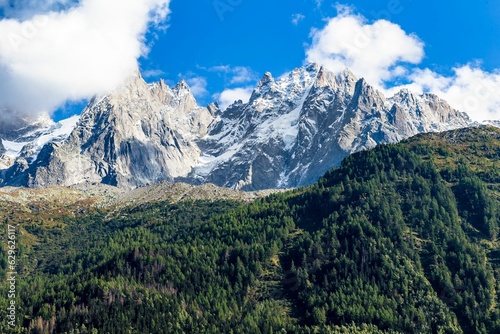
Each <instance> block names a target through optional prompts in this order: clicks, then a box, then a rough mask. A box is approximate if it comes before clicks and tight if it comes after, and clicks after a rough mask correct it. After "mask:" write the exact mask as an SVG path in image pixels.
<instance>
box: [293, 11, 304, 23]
mask: <svg viewBox="0 0 500 334" xmlns="http://www.w3.org/2000/svg"><path fill="white" fill-rule="evenodd" d="M305 18H306V17H305V16H304V15H303V14H300V13H299V14H293V15H292V24H293V25H294V26H296V25H298V24H299V23H300V21H302V20H304V19H305Z"/></svg>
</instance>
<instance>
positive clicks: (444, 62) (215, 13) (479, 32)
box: [141, 0, 500, 112]
mask: <svg viewBox="0 0 500 334" xmlns="http://www.w3.org/2000/svg"><path fill="white" fill-rule="evenodd" d="M229 3H230V1H195V0H184V1H175V0H174V1H172V3H171V6H170V7H171V10H172V14H171V15H170V20H169V25H170V27H169V29H168V30H166V31H165V32H164V33H160V34H158V35H157V38H158V39H157V40H156V41H155V42H154V46H153V47H152V49H151V52H150V54H149V56H148V57H147V58H145V59H141V67H142V69H143V70H148V71H152V70H156V71H157V72H158V75H156V76H155V75H152V76H151V77H148V78H147V79H148V80H156V79H158V78H159V77H163V78H165V79H166V80H167V81H168V82H169V83H171V84H174V83H175V82H176V81H178V80H179V78H183V79H192V80H194V79H193V78H203V79H205V80H206V84H207V86H206V88H207V92H206V93H205V94H197V98H198V100H199V103H201V104H206V103H209V102H211V101H213V100H214V99H215V98H216V97H217V96H214V94H217V93H220V92H221V91H223V90H224V89H228V88H235V87H239V86H245V85H248V86H253V85H255V81H256V80H258V79H259V78H260V77H261V76H262V75H263V74H264V73H265V72H266V71H270V72H272V73H273V75H274V76H275V77H276V76H279V75H281V74H283V73H285V72H287V71H290V70H291V69H293V68H295V67H298V66H301V65H302V64H303V63H304V61H305V59H306V56H305V52H306V50H307V48H308V47H309V46H310V45H311V43H312V39H311V30H312V29H322V28H324V27H325V25H326V24H327V22H328V20H329V19H331V18H333V17H335V16H336V15H337V14H338V13H337V7H336V6H337V5H338V2H336V1H326V0H324V1H320V2H318V1H316V0H287V1H285V0H275V1H264V0H253V1H248V0H242V1H238V0H236V1H234V2H233V3H234V4H235V5H230V4H229ZM221 4H222V5H221ZM341 4H344V5H348V6H350V7H352V10H353V12H354V13H355V14H360V15H362V16H364V17H365V18H366V21H367V23H373V22H375V21H377V20H380V19H385V20H388V21H390V22H393V23H395V24H397V25H399V26H400V27H401V28H402V29H403V30H404V31H405V32H406V33H408V34H415V35H416V36H418V38H419V39H420V40H421V41H422V42H423V43H424V52H425V55H424V57H423V59H422V61H421V62H420V63H419V64H418V65H417V67H418V68H421V69H425V68H428V69H430V70H432V71H435V72H436V73H439V74H441V75H443V76H451V75H453V70H452V69H453V68H455V67H460V66H464V65H466V64H471V63H472V64H475V66H477V67H479V68H480V69H482V70H484V71H486V72H495V70H496V69H497V68H500V48H499V45H500V33H499V32H500V5H498V4H496V3H495V2H494V1H485V0H479V1H476V2H475V3H473V5H471V2H470V1H463V0H459V1H454V2H448V1H428V0H419V1H417V0H373V1H350V2H341ZM225 5H227V7H226V6H225ZM216 66H231V67H237V66H240V67H247V68H249V69H251V71H252V72H253V73H254V76H253V77H250V78H249V82H247V83H244V84H245V85H243V83H240V84H231V83H230V74H228V73H220V72H214V71H210V70H207V69H210V68H213V67H216ZM151 73H154V71H152V72H151ZM357 74H358V73H357ZM358 75H360V76H362V75H363V73H359V74H358ZM190 83H193V82H190ZM389 85H390V84H389ZM472 112H473V111H472Z"/></svg>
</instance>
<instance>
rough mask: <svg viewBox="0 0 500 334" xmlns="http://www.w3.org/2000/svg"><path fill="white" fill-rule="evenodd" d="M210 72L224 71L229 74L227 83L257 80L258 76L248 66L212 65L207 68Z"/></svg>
mask: <svg viewBox="0 0 500 334" xmlns="http://www.w3.org/2000/svg"><path fill="white" fill-rule="evenodd" d="M208 70H209V71H212V72H219V73H224V74H226V75H228V76H229V79H228V80H229V84H231V85H233V84H242V83H247V82H251V81H257V80H258V79H259V78H258V76H257V73H255V72H254V71H253V70H252V69H251V68H250V67H245V66H234V67H232V66H230V65H222V66H213V67H210V68H209V69H208Z"/></svg>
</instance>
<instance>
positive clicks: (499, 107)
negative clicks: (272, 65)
mask: <svg viewBox="0 0 500 334" xmlns="http://www.w3.org/2000/svg"><path fill="white" fill-rule="evenodd" d="M337 11H338V15H337V16H336V17H334V18H332V19H330V20H328V23H327V24H326V26H325V27H324V28H323V29H315V30H313V31H312V33H311V37H312V44H311V45H310V46H309V47H308V49H307V50H306V55H307V61H309V62H316V63H319V64H321V65H323V66H325V67H326V68H328V69H329V70H331V71H334V72H340V71H342V70H344V69H345V68H349V69H350V70H351V71H353V72H354V73H355V74H356V75H357V76H358V77H364V78H365V79H366V80H367V81H368V82H369V83H370V84H372V85H374V86H375V87H377V88H379V89H381V90H382V91H383V92H384V93H386V94H388V95H391V94H394V93H395V92H397V91H398V90H400V89H401V88H407V89H409V90H411V91H414V92H416V93H422V92H429V93H433V94H436V95H439V96H440V97H441V98H443V99H445V100H446V101H448V102H449V103H450V105H451V106H452V107H454V108H456V109H458V110H460V111H465V112H467V113H468V114H469V116H470V117H471V118H472V119H474V120H477V121H482V120H486V119H500V69H499V70H494V71H492V72H487V71H484V70H482V69H481V68H480V67H479V65H478V64H477V63H473V64H467V65H463V66H457V67H456V68H454V69H453V72H454V73H453V75H451V76H444V75H442V74H439V73H437V72H435V71H432V70H430V69H428V68H419V67H418V65H419V64H420V63H421V62H422V60H423V58H424V56H425V54H424V43H423V42H422V41H420V39H419V38H418V37H417V36H415V35H413V34H408V33H407V32H405V31H404V30H403V29H402V28H401V27H400V26H398V25H396V24H394V23H391V22H389V21H386V20H377V21H375V22H373V23H370V22H368V21H367V19H366V18H364V17H363V16H361V15H357V14H354V13H353V10H352V8H351V7H349V6H342V5H337ZM395 79H401V80H402V81H405V82H408V84H406V85H404V86H397V87H394V86H391V85H392V84H393V82H394V81H395Z"/></svg>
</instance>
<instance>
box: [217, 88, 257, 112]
mask: <svg viewBox="0 0 500 334" xmlns="http://www.w3.org/2000/svg"><path fill="white" fill-rule="evenodd" d="M253 89H254V88H253V87H244V88H232V89H226V90H224V91H223V92H222V93H219V94H215V95H214V96H213V97H214V98H215V99H217V100H218V102H219V107H220V108H221V110H225V109H226V108H227V107H229V106H230V105H231V104H233V103H234V102H236V101H238V100H241V101H242V102H243V103H247V102H248V100H249V99H250V96H252V92H253Z"/></svg>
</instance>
